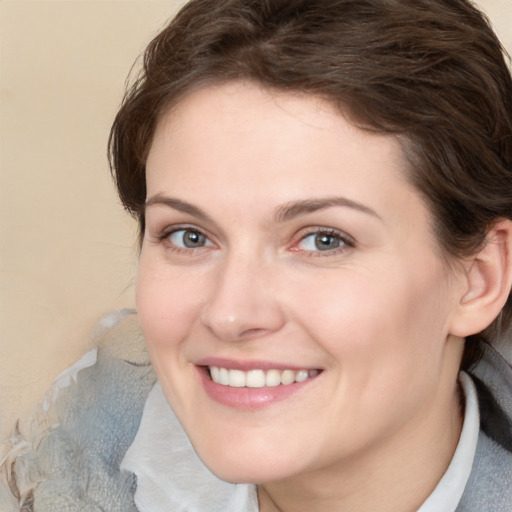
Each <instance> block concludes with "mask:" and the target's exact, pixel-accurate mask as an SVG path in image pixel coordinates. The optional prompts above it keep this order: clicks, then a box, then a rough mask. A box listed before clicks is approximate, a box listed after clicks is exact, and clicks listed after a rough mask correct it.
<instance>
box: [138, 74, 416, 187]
mask: <svg viewBox="0 0 512 512" xmlns="http://www.w3.org/2000/svg"><path fill="white" fill-rule="evenodd" d="M340 157H343V158H340ZM384 163H385V165H386V170H387V172H390V173H393V174H394V175H395V177H396V178H399V179H402V178H403V177H404V175H405V172H404V171H405V169H406V167H407V163H406V159H405V157H404V153H403V151H402V146H401V144H400V143H399V141H398V140H397V138H395V137H394V136H391V135H387V134H386V135H385V134H377V133H375V132H370V131H364V130H362V129H359V128H357V127H356V126H355V125H354V124H353V123H352V122H350V121H349V119H348V116H346V115H345V114H344V113H343V112H340V110H338V109H335V108H334V107H333V106H332V105H331V103H329V102H327V101H326V100H323V99H321V98H318V97H316V96H314V95H312V94H305V93H295V92H283V91H276V90H271V89H268V88H264V87H261V86H258V85H256V84H254V83H251V82H229V83H226V84H216V85H209V86H206V87H202V88H200V89H198V90H195V91H193V92H191V93H189V94H188V95H186V96H185V97H184V98H182V99H181V100H180V101H179V102H178V103H177V104H176V105H174V106H173V107H172V108H171V109H169V110H168V111H167V112H166V113H165V115H163V116H162V117H161V119H160V121H159V124H158V126H157V129H156V132H155V136H154V139H153V143H152V145H151V148H150V151H149V156H148V161H147V169H148V181H149V184H148V185H149V186H150V187H151V184H152V183H151V182H152V178H154V177H156V176H157V175H158V176H160V177H161V174H162V173H166V174H169V172H170V171H173V172H172V174H174V178H175V179H178V176H177V174H178V173H179V174H181V172H180V171H182V170H184V169H183V166H184V164H186V165H185V167H186V168H188V169H189V170H190V171H191V170H192V169H194V170H198V166H199V167H200V170H201V173H202V174H203V178H204V179H207V178H212V172H213V169H216V168H217V166H218V165H219V164H221V165H222V168H223V170H224V171H225V172H226V173H227V172H228V171H229V170H230V169H231V170H233V169H232V168H233V167H236V166H237V165H238V166H240V167H239V168H238V171H239V174H241V175H243V176H244V179H247V178H249V177H250V176H251V175H252V176H254V177H256V174H259V173H254V171H255V170H256V169H257V168H259V171H260V172H261V171H263V170H267V171H269V172H270V173H271V174H272V176H273V179H275V180H277V179H278V178H279V176H280V175H283V174H286V173H285V168H288V167H292V168H293V169H295V170H296V171H297V177H298V175H299V171H304V170H305V169H304V167H307V169H309V174H310V177H311V179H314V178H315V176H316V175H317V173H318V171H319V170H320V169H322V171H323V172H324V173H328V174H329V173H331V174H334V175H338V176H340V175H341V174H343V171H346V170H348V169H347V167H350V166H352V165H351V164H353V166H354V167H359V168H360V169H359V175H360V176H361V177H362V175H363V173H364V172H363V171H365V170H366V171H369V173H370V174H371V180H372V181H373V182H374V183H375V182H378V181H379V180H380V179H381V178H382V177H383V175H384V174H386V173H385V172H384V170H383V169H382V167H383V164H384ZM178 166H179V167H178ZM365 167H372V168H371V169H365ZM272 170H273V171H274V172H273V173H272V172H271V171H272ZM278 171H279V172H278ZM231 174H232V173H231ZM307 174H308V173H305V172H301V173H300V175H301V177H302V178H304V177H305V175H307ZM168 177H169V178H170V177H171V176H168ZM291 177H293V176H290V178H291ZM333 177H334V176H333ZM189 178H192V173H189ZM233 178H234V176H233V175H231V179H233ZM404 184H405V183H404Z"/></svg>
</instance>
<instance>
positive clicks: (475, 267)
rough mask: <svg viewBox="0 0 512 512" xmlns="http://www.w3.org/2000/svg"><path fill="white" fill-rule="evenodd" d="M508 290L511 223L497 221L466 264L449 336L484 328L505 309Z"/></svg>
mask: <svg viewBox="0 0 512 512" xmlns="http://www.w3.org/2000/svg"><path fill="white" fill-rule="evenodd" d="M511 286H512V222H511V221H509V220H500V221H499V222H497V223H496V224H495V225H494V226H493V227H492V229H491V230H490V231H489V232H488V234H487V242H486V245H485V247H483V248H482V249H481V250H480V251H479V252H478V253H477V254H476V255H474V256H473V257H472V258H471V260H470V261H469V262H468V265H467V267H466V271H465V289H464V293H463V295H462V296H461V299H460V304H459V306H458V308H457V311H456V312H455V314H454V316H453V318H452V324H451V330H450V332H451V334H453V335H455V336H459V337H466V336H469V335H471V334H476V333H478V332H480V331H482V330H484V329H485V328H486V327H488V326H489V325H490V324H491V323H492V322H493V320H494V319H495V318H496V317H497V316H498V314H499V313H500V311H501V309H502V308H503V306H504V305H505V302H506V300H507V298H508V295H509V293H510V288H511Z"/></svg>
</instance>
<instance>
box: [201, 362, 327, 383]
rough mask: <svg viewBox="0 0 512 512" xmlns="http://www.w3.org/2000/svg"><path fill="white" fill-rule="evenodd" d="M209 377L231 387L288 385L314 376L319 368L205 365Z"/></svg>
mask: <svg viewBox="0 0 512 512" xmlns="http://www.w3.org/2000/svg"><path fill="white" fill-rule="evenodd" d="M207 369H208V372H209V374H210V378H211V379H212V381H213V382H215V383H216V384H220V385H221V386H229V387H232V388H263V387H276V386H289V385H290V384H295V383H299V382H304V381H306V380H308V379H311V378H313V377H316V376H317V375H318V374H319V373H320V370H277V369H270V370H258V369H256V370H249V371H243V370H237V369H227V368H220V367H218V366H207Z"/></svg>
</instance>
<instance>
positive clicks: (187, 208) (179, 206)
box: [144, 194, 212, 222]
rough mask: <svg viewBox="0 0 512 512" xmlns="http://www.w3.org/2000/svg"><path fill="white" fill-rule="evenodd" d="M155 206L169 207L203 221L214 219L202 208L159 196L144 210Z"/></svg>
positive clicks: (152, 198)
mask: <svg viewBox="0 0 512 512" xmlns="http://www.w3.org/2000/svg"><path fill="white" fill-rule="evenodd" d="M153 205H163V206H168V207H169V208H173V209H174V210H177V211H179V212H183V213H187V214H189V215H192V216H193V217H197V218H198V219H201V220H203V221H208V222H211V221H212V218H211V217H210V216H209V215H208V214H207V213H205V212H204V211H203V210H201V208H198V207H197V206H194V205H193V204H190V203H187V202H186V201H182V200H181V199H176V198H174V197H166V196H161V195H160V194H157V195H156V196H153V197H151V198H150V199H148V200H147V201H146V204H145V206H144V208H145V209H147V208H149V207H150V206H153Z"/></svg>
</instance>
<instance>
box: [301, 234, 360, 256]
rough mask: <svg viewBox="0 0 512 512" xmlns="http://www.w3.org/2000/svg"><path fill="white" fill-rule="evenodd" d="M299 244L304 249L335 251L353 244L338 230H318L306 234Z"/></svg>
mask: <svg viewBox="0 0 512 512" xmlns="http://www.w3.org/2000/svg"><path fill="white" fill-rule="evenodd" d="M297 245H298V248H299V249H300V250H302V251H333V250H336V249H339V248H341V247H344V246H350V245H351V244H349V243H348V242H347V241H346V240H345V239H344V238H343V237H342V236H341V235H340V234H338V233H336V232H332V231H318V232H316V233H311V234H310V235H307V236H305V237H304V238H303V239H302V240H301V241H300V242H299V243H298V244H297Z"/></svg>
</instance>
